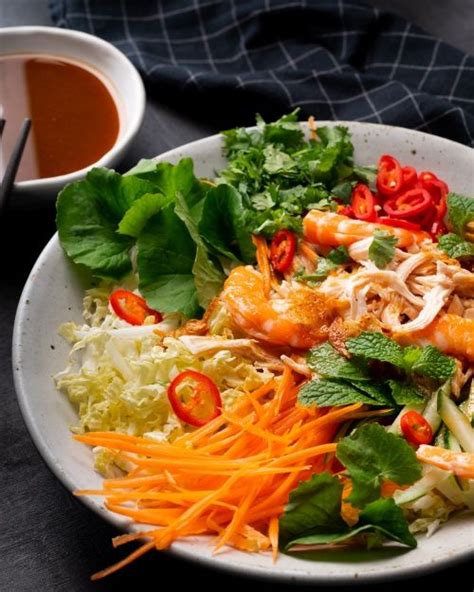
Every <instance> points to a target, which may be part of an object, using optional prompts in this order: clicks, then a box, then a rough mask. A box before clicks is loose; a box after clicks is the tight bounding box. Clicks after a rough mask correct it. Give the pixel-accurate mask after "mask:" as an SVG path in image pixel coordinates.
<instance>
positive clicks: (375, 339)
mask: <svg viewBox="0 0 474 592" xmlns="http://www.w3.org/2000/svg"><path fill="white" fill-rule="evenodd" d="M346 347H347V350H348V351H349V352H350V353H351V354H354V355H355V356H360V357H362V358H364V359H366V360H379V361H380V362H388V363H389V364H393V365H394V366H396V367H397V368H404V366H405V364H404V360H403V349H402V348H401V347H400V346H399V345H398V343H396V342H395V341H393V340H392V339H390V338H388V337H386V336H385V335H384V334H383V333H375V332H369V331H364V332H363V333H361V334H360V335H358V336H357V337H353V338H352V339H349V340H348V341H347V342H346Z"/></svg>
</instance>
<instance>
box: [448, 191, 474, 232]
mask: <svg viewBox="0 0 474 592" xmlns="http://www.w3.org/2000/svg"><path fill="white" fill-rule="evenodd" d="M446 201H447V204H448V220H449V222H450V223H451V226H452V227H453V229H454V231H455V232H456V233H457V234H459V235H460V236H461V237H463V238H464V234H465V231H466V225H467V224H469V222H472V221H473V220H474V199H472V197H467V196H466V195H460V194H459V193H452V192H451V193H448V197H447V198H446Z"/></svg>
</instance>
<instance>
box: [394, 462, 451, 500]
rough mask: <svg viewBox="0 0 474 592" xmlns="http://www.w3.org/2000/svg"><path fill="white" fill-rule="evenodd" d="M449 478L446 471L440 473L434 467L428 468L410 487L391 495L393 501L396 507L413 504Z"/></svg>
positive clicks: (439, 470)
mask: <svg viewBox="0 0 474 592" xmlns="http://www.w3.org/2000/svg"><path fill="white" fill-rule="evenodd" d="M450 476H451V474H450V473H448V471H442V470H441V469H438V468H436V467H429V468H427V469H426V471H425V474H424V475H423V477H422V478H421V479H419V480H418V481H417V482H416V483H414V484H413V485H412V486H411V487H409V488H408V489H403V490H398V491H396V492H395V493H394V494H393V499H394V500H395V503H396V504H397V506H401V505H402V504H408V503H411V502H414V501H416V500H417V499H419V498H420V497H423V496H424V495H426V494H427V493H429V492H430V491H431V490H432V489H434V488H435V487H436V488H437V487H438V485H439V484H440V483H442V482H443V481H446V479H448V478H449V477H450Z"/></svg>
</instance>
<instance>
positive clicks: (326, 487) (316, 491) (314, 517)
mask: <svg viewBox="0 0 474 592" xmlns="http://www.w3.org/2000/svg"><path fill="white" fill-rule="evenodd" d="M341 496H342V484H341V483H340V482H339V481H338V479H337V478H335V477H333V476H332V475H329V474H328V473H321V474H320V475H313V476H312V477H311V479H309V481H304V482H302V483H300V484H299V485H298V487H297V488H296V489H293V491H292V492H291V493H290V497H289V501H288V504H287V505H286V508H285V512H284V513H283V515H282V516H281V518H280V528H279V538H280V544H281V545H282V546H283V547H285V546H286V545H288V544H291V541H293V540H294V539H295V538H296V537H300V536H302V535H304V534H305V533H311V534H314V533H320V534H323V533H324V534H328V533H338V532H341V531H344V530H345V529H346V525H345V523H344V521H343V520H342V518H341Z"/></svg>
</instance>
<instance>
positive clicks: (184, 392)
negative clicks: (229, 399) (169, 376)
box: [168, 370, 222, 427]
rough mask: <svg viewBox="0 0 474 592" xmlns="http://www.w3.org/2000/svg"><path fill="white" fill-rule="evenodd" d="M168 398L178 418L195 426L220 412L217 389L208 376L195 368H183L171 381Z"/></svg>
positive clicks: (219, 399)
mask: <svg viewBox="0 0 474 592" xmlns="http://www.w3.org/2000/svg"><path fill="white" fill-rule="evenodd" d="M168 400H169V402H170V405H171V407H172V408H173V411H174V412H175V414H176V415H177V416H178V417H179V419H181V420H182V421H184V422H186V423H189V424H190V425H193V426H196V427H199V426H203V425H206V424H207V423H209V422H210V421H211V420H212V419H214V418H216V417H218V416H219V415H220V414H221V413H222V399H221V394H220V392H219V389H218V388H217V386H216V385H215V383H214V382H213V381H212V380H211V379H210V378H209V377H208V376H206V375H205V374H201V372H196V371H195V370H185V371H184V372H181V373H180V374H178V376H176V378H174V379H173V380H172V381H171V383H170V385H169V387H168Z"/></svg>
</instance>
